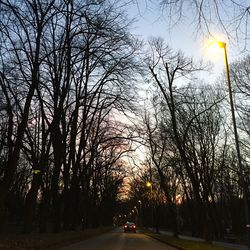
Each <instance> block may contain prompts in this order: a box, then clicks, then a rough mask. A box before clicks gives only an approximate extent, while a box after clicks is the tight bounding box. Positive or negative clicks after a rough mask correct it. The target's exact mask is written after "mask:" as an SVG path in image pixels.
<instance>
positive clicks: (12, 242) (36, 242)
mask: <svg viewBox="0 0 250 250" xmlns="http://www.w3.org/2000/svg"><path fill="white" fill-rule="evenodd" d="M110 230H112V228H111V227H104V228H97V229H86V230H84V231H68V232H60V233H44V234H39V233H32V234H20V235H13V234H12V235H10V234H9V235H0V249H4V250H21V249H22V250H24V249H25V250H42V249H46V250H52V249H58V248H60V247H63V246H66V245H70V244H73V243H76V242H79V241H81V240H85V239H88V238H91V237H93V236H97V235H100V234H103V233H106V232H108V231H110Z"/></svg>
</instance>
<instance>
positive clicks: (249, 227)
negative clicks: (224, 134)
mask: <svg viewBox="0 0 250 250" xmlns="http://www.w3.org/2000/svg"><path fill="white" fill-rule="evenodd" d="M210 45H217V47H218V48H222V49H223V51H224V62H225V67H226V78H227V84H228V93H229V101H230V109H231V113H232V121H233V129H234V138H235V148H236V153H237V160H238V167H239V173H240V183H241V186H242V190H243V202H244V213H245V223H246V231H247V239H248V248H249V249H250V238H249V235H250V234H249V233H250V221H249V212H248V198H247V190H246V186H245V181H244V174H243V166H242V161H241V154H240V145H239V137H238V131H237V126H236V119H235V110H234V100H233V94H232V86H231V81H230V74H229V65H228V59H227V48H226V43H225V42H221V41H215V42H212V43H210Z"/></svg>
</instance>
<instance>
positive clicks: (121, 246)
mask: <svg viewBox="0 0 250 250" xmlns="http://www.w3.org/2000/svg"><path fill="white" fill-rule="evenodd" d="M145 249H148V250H151V249H152V250H176V248H174V247H171V246H168V245H166V244H164V243H161V242H159V241H157V240H155V239H152V238H151V237H148V236H146V235H144V234H142V233H140V232H137V233H132V232H127V233H123V230H122V228H119V229H115V230H114V231H112V232H109V233H106V234H102V235H99V236H96V237H93V238H90V239H88V240H84V241H81V242H79V243H76V244H73V245H70V246H67V247H63V248H60V250H145Z"/></svg>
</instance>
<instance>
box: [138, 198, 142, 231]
mask: <svg viewBox="0 0 250 250" xmlns="http://www.w3.org/2000/svg"><path fill="white" fill-rule="evenodd" d="M138 203H139V226H140V227H142V214H141V213H142V211H141V200H138Z"/></svg>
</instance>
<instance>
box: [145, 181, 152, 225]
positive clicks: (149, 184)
mask: <svg viewBox="0 0 250 250" xmlns="http://www.w3.org/2000/svg"><path fill="white" fill-rule="evenodd" d="M146 186H147V187H148V188H150V202H151V227H152V228H153V227H154V208H153V183H152V182H151V181H147V182H146Z"/></svg>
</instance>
